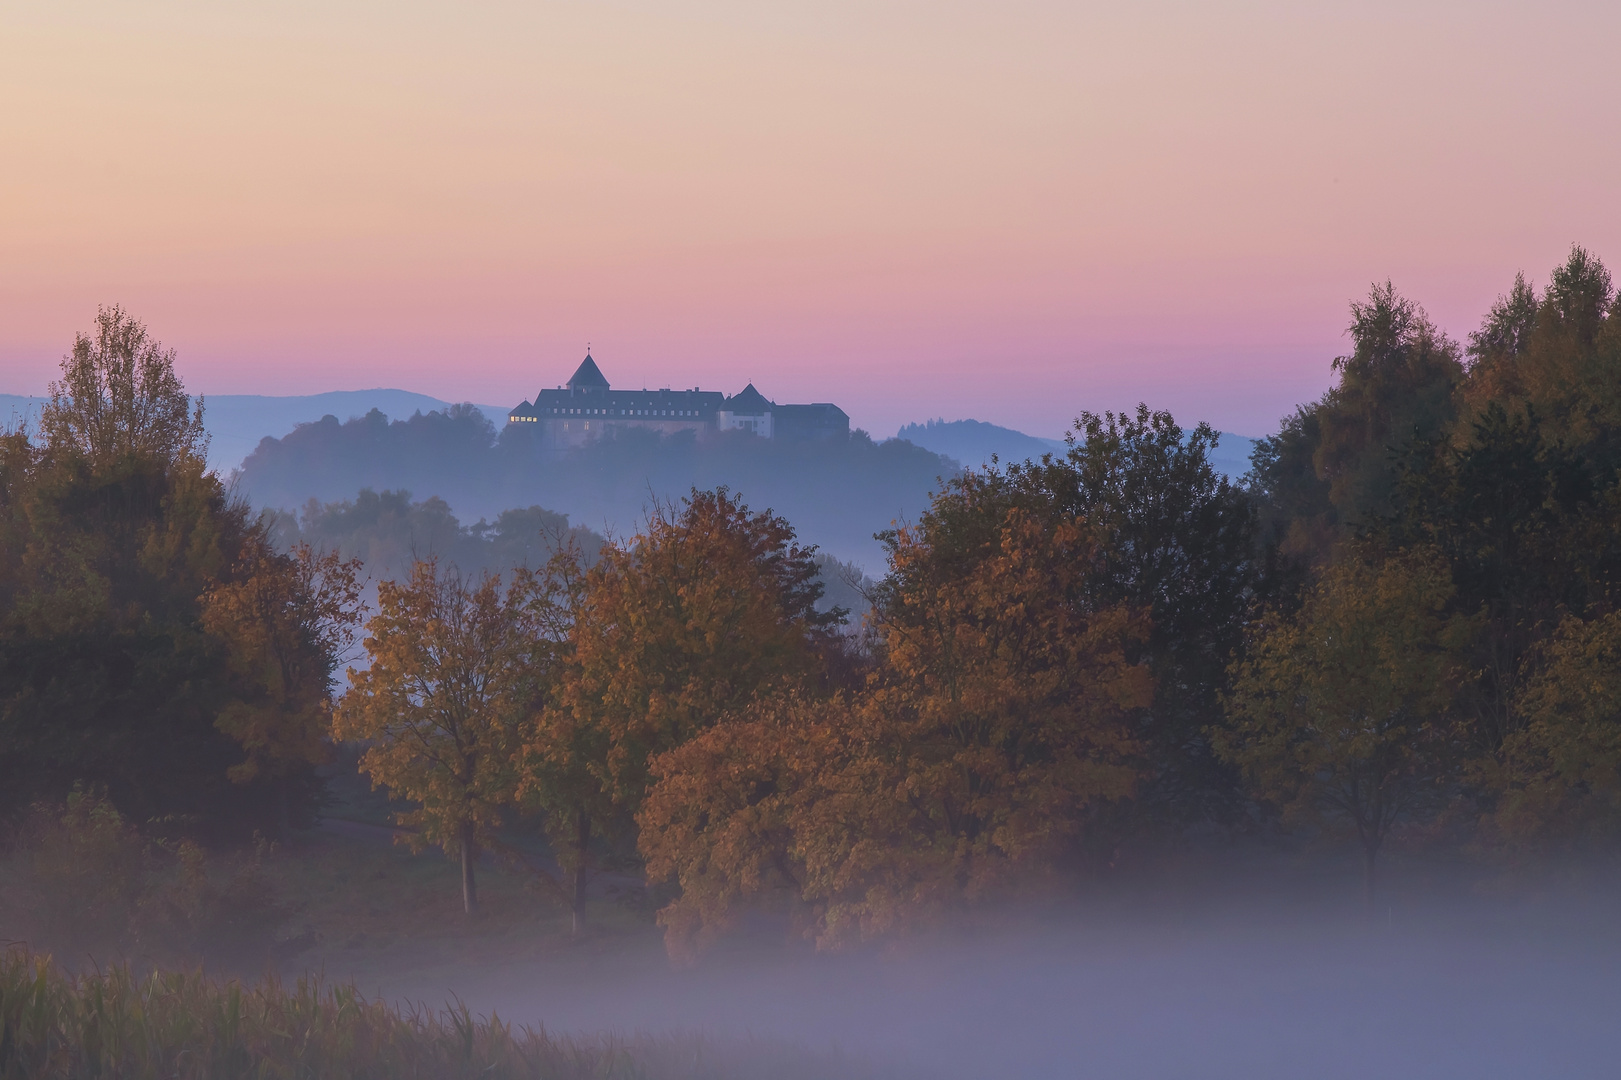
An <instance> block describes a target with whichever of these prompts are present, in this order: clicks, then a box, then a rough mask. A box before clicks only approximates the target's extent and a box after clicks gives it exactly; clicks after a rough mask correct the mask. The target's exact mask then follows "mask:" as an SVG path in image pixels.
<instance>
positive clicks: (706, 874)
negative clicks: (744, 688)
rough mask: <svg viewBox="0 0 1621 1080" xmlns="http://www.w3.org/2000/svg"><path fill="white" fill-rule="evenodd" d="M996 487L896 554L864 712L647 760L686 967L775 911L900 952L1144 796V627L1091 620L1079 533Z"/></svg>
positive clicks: (655, 850) (955, 492)
mask: <svg viewBox="0 0 1621 1080" xmlns="http://www.w3.org/2000/svg"><path fill="white" fill-rule="evenodd" d="M1048 509H1049V513H1047V514H1043V513H1041V512H1039V510H1038V508H1037V507H1035V506H1032V505H1030V504H1029V501H1027V500H1021V499H1020V498H1016V497H1013V496H1012V495H1011V494H1010V492H1009V491H1008V490H1007V489H1005V488H1004V487H1003V486H1002V478H1001V477H1000V476H997V475H977V474H974V475H970V476H968V477H964V478H961V479H959V480H957V481H954V482H953V484H952V487H951V488H950V489H949V490H948V492H946V493H945V494H943V495H942V496H940V497H938V498H937V499H936V500H935V503H934V505H933V506H932V507H931V509H930V511H929V512H928V513H926V514H925V515H924V516H923V518H922V520H921V521H920V522H919V523H918V525H917V526H916V527H914V528H908V529H901V530H898V531H896V532H895V533H893V534H892V535H891V537H890V546H891V556H890V558H891V572H890V575H889V577H888V578H887V579H886V582H885V584H884V586H883V588H882V590H881V595H880V596H879V603H878V606H877V609H876V614H875V625H876V630H877V633H878V635H879V643H880V644H879V651H880V658H881V661H880V668H879V670H878V671H877V672H876V673H875V674H874V676H873V682H872V685H871V686H870V687H869V688H868V689H867V691H866V692H865V693H864V694H862V695H860V696H859V697H857V698H856V699H854V700H847V699H845V698H843V697H839V696H833V697H827V698H820V699H819V698H817V697H816V696H815V695H808V694H805V693H802V692H801V693H796V694H788V695H784V696H781V697H778V698H764V699H761V700H757V701H755V702H753V703H751V704H750V705H749V706H748V707H747V708H746V709H745V710H743V711H741V712H740V713H739V714H737V715H735V716H732V717H729V718H728V719H726V720H725V721H723V722H722V723H720V724H719V725H717V726H715V727H713V728H711V729H710V730H708V731H706V732H704V733H703V734H701V735H698V736H697V737H695V738H693V739H691V740H689V741H687V742H685V743H684V744H682V745H679V746H677V747H675V748H673V749H670V750H668V751H666V752H665V753H664V754H662V755H660V756H658V757H656V758H655V759H654V761H653V766H652V768H653V774H654V777H655V779H656V781H657V782H656V784H655V786H654V787H653V789H652V790H651V791H650V792H649V793H648V796H647V801H646V803H645V805H644V808H643V812H642V815H641V817H640V819H639V820H640V823H641V826H642V846H643V850H644V852H646V853H647V855H648V860H649V872H650V876H652V877H653V878H655V879H662V878H673V879H674V880H675V881H676V882H677V883H678V884H679V885H680V887H681V894H680V896H679V897H678V898H677V899H676V900H675V901H674V902H672V903H671V904H670V905H669V906H668V907H667V908H665V910H664V911H663V912H661V913H660V919H661V921H662V922H663V924H664V926H665V928H666V932H667V935H668V937H669V940H670V944H671V948H672V950H673V951H675V952H677V953H678V954H680V953H684V952H689V951H690V950H691V949H692V948H693V947H695V946H696V945H701V944H702V943H703V942H704V941H705V940H707V939H708V938H710V937H712V936H713V934H714V933H715V932H716V931H717V930H719V929H721V928H723V927H724V926H725V925H727V924H728V923H729V922H730V921H731V920H732V919H733V918H735V915H736V912H737V910H738V909H739V907H740V906H741V905H742V904H744V903H746V902H750V901H754V900H758V899H760V898H762V897H763V896H765V895H766V894H769V893H772V892H775V891H778V890H781V891H782V892H784V893H786V895H788V896H789V897H790V898H791V900H792V902H793V904H794V905H795V907H796V911H797V915H798V922H799V924H800V925H801V927H802V928H803V929H804V931H805V932H806V933H807V934H809V935H810V936H811V937H813V938H814V939H815V940H816V941H817V942H818V944H820V945H824V946H837V945H841V944H844V943H848V942H851V941H855V940H859V939H862V938H867V937H872V936H875V935H879V934H883V933H888V932H892V931H895V930H899V929H902V928H904V927H905V926H906V925H908V924H911V923H913V922H916V921H918V920H920V919H925V918H928V917H931V916H932V915H935V914H938V913H939V912H941V911H943V910H944V909H946V908H948V907H951V906H954V905H957V904H960V903H962V902H967V901H972V900H974V899H975V898H978V897H981V896H984V895H987V894H990V893H992V892H994V891H996V890H997V889H999V888H1001V887H1003V886H1006V885H1008V884H1010V883H1012V882H1014V881H1017V880H1022V879H1024V878H1025V877H1026V876H1027V875H1029V874H1041V873H1045V872H1047V871H1050V870H1051V869H1052V868H1054V866H1055V865H1057V863H1058V861H1059V860H1060V859H1061V857H1062V853H1063V851H1064V848H1065V845H1066V844H1067V843H1068V842H1069V841H1070V840H1071V839H1072V838H1073V837H1074V836H1075V835H1076V834H1077V833H1078V832H1079V831H1080V830H1081V829H1082V827H1083V824H1084V820H1085V816H1086V814H1087V813H1088V811H1089V810H1090V808H1092V807H1094V806H1095V805H1097V804H1098V803H1100V802H1106V801H1109V800H1114V799H1121V798H1125V797H1127V796H1128V795H1129V794H1130V793H1131V791H1132V787H1133V783H1134V781H1135V778H1136V769H1135V767H1134V764H1133V762H1132V760H1131V755H1132V752H1133V750H1134V749H1135V745H1134V741H1133V739H1132V736H1131V728H1130V721H1131V719H1132V715H1133V712H1134V710H1137V709H1140V708H1142V707H1144V706H1146V705H1147V704H1148V703H1149V700H1150V698H1151V694H1152V682H1151V678H1150V676H1149V673H1148V671H1147V669H1146V667H1145V666H1143V665H1141V664H1139V663H1136V662H1134V661H1133V660H1132V658H1131V656H1130V655H1129V654H1130V652H1131V651H1132V648H1133V647H1134V646H1136V645H1140V644H1141V642H1142V641H1143V640H1144V638H1145V635H1146V631H1147V625H1146V620H1145V618H1144V616H1143V615H1142V613H1141V612H1138V611H1135V610H1133V609H1131V608H1128V607H1125V606H1115V605H1110V606H1105V607H1101V608H1100V607H1098V606H1096V605H1095V604H1093V603H1092V602H1091V601H1090V600H1089V599H1088V595H1089V592H1090V590H1088V588H1087V584H1088V582H1087V575H1088V573H1089V571H1090V569H1091V567H1092V565H1093V559H1094V557H1095V554H1096V551H1095V540H1094V538H1093V536H1092V535H1091V533H1090V531H1089V530H1088V529H1087V528H1086V526H1085V524H1084V522H1081V521H1079V520H1077V519H1075V518H1073V517H1071V516H1067V515H1065V514H1063V513H1062V512H1058V511H1051V508H1050V507H1049V508H1048Z"/></svg>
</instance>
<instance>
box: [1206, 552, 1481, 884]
mask: <svg viewBox="0 0 1621 1080" xmlns="http://www.w3.org/2000/svg"><path fill="white" fill-rule="evenodd" d="M1451 594H1452V585H1451V582H1450V581H1449V580H1448V574H1447V567H1446V564H1445V563H1444V562H1443V561H1442V560H1441V559H1439V558H1438V557H1437V556H1436V555H1435V553H1433V552H1429V551H1411V552H1400V553H1395V554H1392V555H1390V556H1388V557H1387V558H1385V559H1383V560H1382V561H1377V562H1375V561H1369V560H1365V559H1362V558H1355V557H1352V558H1346V559H1343V560H1342V561H1340V562H1338V563H1336V564H1335V565H1334V566H1333V567H1331V568H1330V569H1329V570H1328V571H1327V572H1326V573H1325V574H1324V575H1323V577H1322V580H1321V581H1320V582H1319V583H1318V584H1317V585H1316V587H1315V588H1313V589H1312V590H1311V591H1310V593H1309V594H1308V595H1307V597H1306V601H1305V604H1304V606H1303V607H1302V608H1301V610H1300V612H1299V613H1298V614H1296V615H1295V616H1293V617H1274V618H1272V619H1270V620H1268V621H1267V622H1265V623H1263V624H1262V625H1261V626H1260V627H1258V628H1257V633H1256V638H1255V640H1254V642H1253V643H1252V644H1251V647H1250V649H1249V652H1248V654H1247V656H1246V657H1245V658H1243V659H1242V660H1240V661H1238V662H1237V664H1236V665H1235V671H1234V680H1233V690H1232V693H1231V695H1230V697H1229V699H1228V706H1229V710H1230V712H1231V720H1230V722H1229V724H1228V725H1227V726H1225V727H1223V728H1220V729H1217V730H1216V731H1215V732H1214V733H1213V737H1214V738H1215V741H1216V747H1217V750H1218V752H1220V753H1221V754H1222V755H1223V756H1224V757H1226V758H1227V759H1228V760H1230V761H1232V762H1233V763H1234V764H1236V765H1238V766H1239V767H1240V768H1241V769H1242V770H1243V773H1244V778H1245V780H1246V782H1247V783H1248V784H1249V785H1250V788H1251V790H1252V791H1253V792H1254V793H1255V795H1256V797H1257V798H1259V799H1261V800H1263V801H1265V802H1268V803H1271V804H1274V805H1276V806H1279V807H1281V808H1282V809H1283V811H1284V812H1285V814H1286V815H1289V816H1300V815H1310V816H1312V817H1316V818H1321V819H1323V820H1326V821H1328V822H1329V823H1331V824H1336V823H1337V824H1342V825H1346V826H1348V827H1349V828H1350V829H1351V830H1352V831H1353V832H1354V833H1355V834H1356V836H1357V838H1358V839H1359V840H1360V841H1361V844H1362V848H1363V852H1364V855H1365V857H1366V870H1367V897H1368V903H1369V904H1370V905H1371V904H1372V902H1373V895H1374V891H1373V890H1374V861H1375V858H1376V856H1377V854H1378V852H1379V848H1380V846H1381V845H1382V844H1383V842H1384V840H1385V838H1386V837H1387V836H1388V835H1389V833H1390V830H1391V828H1392V826H1394V825H1395V824H1396V823H1397V822H1398V821H1399V820H1401V819H1402V818H1403V817H1404V816H1405V815H1409V814H1412V813H1413V812H1415V811H1416V810H1418V809H1421V808H1422V807H1423V805H1424V804H1425V802H1426V801H1428V800H1431V799H1433V798H1434V797H1435V796H1436V795H1437V794H1438V793H1439V792H1438V788H1439V784H1440V782H1441V781H1442V780H1443V779H1444V777H1445V775H1446V768H1447V765H1448V756H1449V753H1450V750H1451V746H1450V738H1449V734H1450V733H1449V726H1448V724H1447V723H1446V719H1447V717H1446V710H1447V706H1448V704H1449V701H1450V684H1451V682H1452V677H1453V671H1452V668H1453V661H1452V658H1451V655H1450V653H1451V651H1452V650H1451V646H1452V644H1453V639H1454V638H1455V637H1456V636H1457V635H1458V634H1459V633H1460V632H1461V631H1463V630H1465V629H1466V628H1464V627H1461V626H1458V625H1456V624H1455V623H1452V622H1450V621H1449V620H1448V619H1447V617H1446V612H1445V608H1446V605H1447V602H1448V600H1449V599H1450V598H1451Z"/></svg>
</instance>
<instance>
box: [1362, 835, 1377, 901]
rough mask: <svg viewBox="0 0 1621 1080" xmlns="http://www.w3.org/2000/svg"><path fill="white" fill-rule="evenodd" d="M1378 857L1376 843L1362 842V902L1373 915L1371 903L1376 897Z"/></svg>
mask: <svg viewBox="0 0 1621 1080" xmlns="http://www.w3.org/2000/svg"><path fill="white" fill-rule="evenodd" d="M1378 857H1379V845H1378V843H1371V844H1370V843H1364V844H1363V845H1362V902H1363V903H1364V904H1365V905H1366V906H1367V909H1368V914H1369V916H1372V915H1373V905H1374V900H1375V899H1376V885H1377V875H1376V870H1377V869H1378Z"/></svg>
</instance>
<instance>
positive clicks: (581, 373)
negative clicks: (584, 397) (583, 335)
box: [568, 353, 608, 390]
mask: <svg viewBox="0 0 1621 1080" xmlns="http://www.w3.org/2000/svg"><path fill="white" fill-rule="evenodd" d="M588 386H589V387H592V388H601V389H603V390H606V389H608V379H607V377H606V376H604V375H603V374H602V370H601V369H600V368H598V367H597V362H596V361H595V360H593V359H591V354H590V353H586V354H585V359H584V360H582V361H580V366H579V367H578V368H576V369H575V371H574V377H573V378H571V379H570V380H569V381H568V387H569V389H570V390H580V389H583V388H585V387H588Z"/></svg>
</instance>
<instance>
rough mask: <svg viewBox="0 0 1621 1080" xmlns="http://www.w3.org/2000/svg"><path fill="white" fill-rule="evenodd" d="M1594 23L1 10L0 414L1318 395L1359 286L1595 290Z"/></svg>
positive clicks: (1216, 9)
mask: <svg viewBox="0 0 1621 1080" xmlns="http://www.w3.org/2000/svg"><path fill="white" fill-rule="evenodd" d="M1618 43H1621V5H1617V4H1614V3H1582V4H1560V3H1557V2H1553V3H1550V2H1539V3H1535V4H1532V3H1518V4H1492V3H1481V2H1471V3H1450V4H1422V3H1411V2H1408V3H1357V4H1349V3H1347V4H1337V5H1325V4H1301V3H1248V4H1211V3H1202V4H1177V3H1134V4H1120V3H1114V4H1106V5H1104V4H1085V3H1073V2H1071V3H1051V2H1020V0H1001V2H997V3H977V4H965V3H955V2H949V0H933V2H930V3H887V2H877V0H867V2H863V3H843V2H834V0H818V2H815V3H781V2H764V3H762V2H760V0H755V2H747V3H746V2H736V3H732V2H703V3H609V2H592V3H544V2H537V0H529V2H523V3H496V2H478V0H464V2H460V3H454V4H452V3H421V2H413V0H389V2H386V3H385V2H382V0H360V2H357V0H322V2H320V3H316V2H313V0H283V2H277V3H260V4H251V3H219V2H217V0H214V2H210V3H190V2H179V0H144V2H141V3H112V2H108V3H77V2H73V0H67V2H63V0H53V2H50V3H42V2H33V0H22V2H17V0H13V2H10V3H7V4H5V5H3V6H0V392H10V393H40V392H42V391H43V390H44V388H45V385H46V383H47V381H48V380H49V379H50V378H51V377H53V375H54V374H55V372H56V370H57V364H58V362H59V359H60V357H61V355H62V353H63V352H64V351H66V349H67V347H68V346H69V344H70V343H71V340H72V335H73V333H74V331H76V330H81V329H85V328H87V327H88V326H89V325H90V324H91V322H92V319H93V317H94V314H95V310H96V305H97V304H98V303H115V302H116V303H121V304H123V305H124V306H125V307H126V308H128V309H129V310H130V311H132V312H133V313H135V314H136V315H137V316H138V317H140V318H142V319H144V320H145V321H146V322H147V323H148V325H149V326H150V327H151V328H152V330H153V332H154V333H155V334H156V335H157V336H159V337H160V338H162V339H163V341H164V342H165V343H166V344H168V345H171V346H173V347H175V348H176V349H177V350H178V351H179V358H180V360H179V365H180V371H181V374H182V377H183V378H185V380H186V382H187V385H188V387H189V388H191V389H193V390H194V391H200V392H203V393H267V394H299V393H312V392H317V391H323V390H333V389H353V388H362V387H374V386H394V387H401V388H405V389H410V390H417V391H421V392H423V393H429V394H433V395H435V396H438V397H441V398H446V399H454V400H473V401H480V402H488V403H495V404H503V405H504V404H509V403H515V402H517V401H518V400H519V399H522V398H527V397H530V396H532V395H533V394H534V392H535V391H536V390H537V389H538V388H540V387H541V386H550V385H555V384H557V383H559V382H562V381H563V380H564V379H565V378H566V377H567V376H568V375H569V373H570V372H571V371H572V369H573V367H574V365H575V364H576V363H577V362H578V360H579V358H580V356H581V354H582V353H583V351H584V348H585V345H586V343H587V342H588V341H589V342H590V343H591V344H592V346H593V348H594V350H595V353H596V356H597V358H598V359H599V361H600V362H601V364H602V366H603V368H604V370H605V371H606V372H607V374H608V376H609V378H610V379H612V380H613V381H614V382H615V384H617V385H624V386H641V385H647V386H691V385H700V386H703V387H705V388H708V389H723V390H727V391H735V390H737V389H739V388H741V386H742V385H743V383H744V382H745V381H747V380H751V379H752V380H753V381H754V382H756V383H757V384H758V385H759V387H760V388H761V390H762V391H764V392H765V393H766V394H768V395H769V396H772V397H775V398H776V399H778V400H794V401H801V400H817V401H826V400H832V401H836V402H839V403H841V404H843V405H844V406H845V408H846V409H847V411H849V412H850V414H851V416H852V418H853V420H854V422H855V423H856V424H858V425H860V426H863V427H866V428H868V429H869V430H871V431H873V432H874V433H877V434H887V433H889V432H893V431H894V430H895V428H896V426H897V425H899V424H901V423H905V422H907V421H911V420H921V419H925V418H928V417H933V416H944V417H947V418H956V417H977V418H979V419H984V420H991V421H995V422H998V423H1002V424H1007V425H1010V426H1013V427H1017V428H1020V429H1023V430H1026V431H1029V432H1032V433H1035V434H1042V435H1051V436H1056V435H1058V434H1060V433H1061V432H1062V431H1063V429H1064V427H1065V426H1066V424H1067V422H1068V421H1069V420H1070V419H1071V418H1072V417H1073V416H1074V415H1075V413H1076V412H1078V411H1079V410H1080V409H1083V408H1091V409H1102V408H1119V407H1123V406H1129V405H1131V404H1133V403H1134V402H1136V401H1138V400H1146V401H1148V402H1149V403H1150V404H1152V405H1155V406H1160V407H1167V408H1170V409H1172V410H1173V411H1174V412H1175V413H1176V415H1177V416H1178V418H1179V419H1182V420H1184V421H1188V422H1191V421H1193V420H1196V419H1208V420H1211V421H1212V422H1214V423H1215V424H1216V425H1217V426H1218V427H1221V428H1223V429H1226V430H1229V431H1238V432H1242V433H1245V434H1251V435H1259V434H1264V433H1266V432H1268V431H1271V430H1273V429H1274V427H1275V425H1276V421H1277V419H1278V417H1279V416H1280V415H1281V414H1282V413H1284V412H1285V411H1287V410H1288V409H1290V408H1291V407H1292V405H1293V404H1294V403H1295V402H1298V401H1301V400H1304V399H1306V398H1309V397H1314V396H1316V395H1317V394H1319V393H1321V391H1322V390H1323V388H1324V387H1325V386H1326V385H1327V383H1328V377H1329V368H1328V365H1329V361H1330V360H1331V359H1332V357H1334V356H1335V355H1337V354H1338V353H1340V352H1343V351H1344V348H1345V338H1344V336H1343V329H1344V326H1345V324H1346V321H1347V310H1346V309H1347V303H1348V301H1349V300H1350V299H1351V298H1353V297H1355V296H1360V295H1362V294H1364V293H1365V292H1366V291H1367V288H1368V286H1369V284H1370V283H1371V282H1373V281H1375V280H1383V279H1385V278H1386V277H1389V278H1391V279H1393V280H1394V281H1395V283H1396V285H1397V287H1398V288H1399V289H1401V290H1403V291H1404V292H1406V293H1407V294H1409V295H1411V296H1413V297H1414V298H1416V299H1418V300H1420V301H1421V302H1422V303H1423V304H1424V305H1425V306H1426V307H1427V308H1428V310H1429V311H1430V313H1431V315H1432V316H1433V317H1434V318H1435V319H1436V320H1437V321H1438V322H1439V323H1440V324H1441V325H1442V326H1443V327H1445V328H1446V329H1448V330H1449V331H1450V332H1452V333H1453V334H1455V335H1458V336H1462V335H1463V334H1465V333H1467V331H1468V330H1469V329H1471V328H1473V327H1474V326H1475V325H1476V324H1477V323H1478V320H1479V318H1480V315H1481V314H1482V312H1484V310H1485V309H1486V307H1487V306H1488V305H1489V304H1490V303H1491V301H1492V300H1493V298H1494V297H1495V296H1496V295H1497V294H1498V293H1500V292H1502V291H1503V290H1505V289H1506V288H1507V287H1508V285H1509V284H1510V282H1511V281H1512V279H1513V275H1514V272H1515V271H1516V270H1524V271H1526V272H1527V274H1528V275H1530V276H1532V277H1533V278H1534V279H1536V280H1537V281H1545V280H1546V277H1547V273H1548V270H1549V268H1550V267H1552V266H1553V265H1555V264H1556V263H1557V262H1559V261H1560V260H1561V259H1562V258H1563V256H1564V254H1565V253H1566V251H1567V250H1568V248H1569V246H1570V244H1571V243H1573V242H1580V243H1582V244H1584V245H1586V246H1588V247H1590V248H1592V249H1593V250H1595V251H1597V252H1598V254H1600V255H1601V256H1604V257H1608V258H1609V259H1610V260H1611V261H1612V262H1615V261H1621V121H1618V119H1617V109H1618V105H1621V93H1618V89H1621V88H1618V84H1617V82H1616V79H1615V73H1616V70H1617V68H1616V65H1617V56H1618V55H1621V54H1618V52H1617V48H1618Z"/></svg>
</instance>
